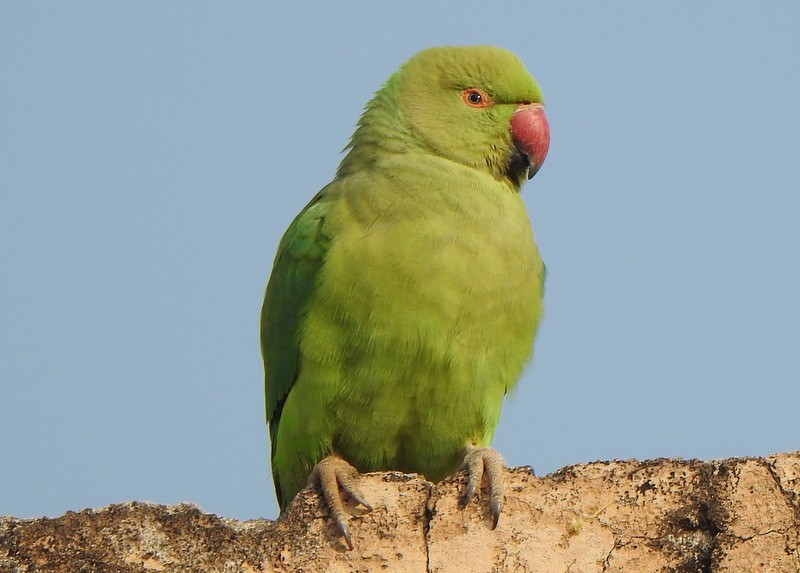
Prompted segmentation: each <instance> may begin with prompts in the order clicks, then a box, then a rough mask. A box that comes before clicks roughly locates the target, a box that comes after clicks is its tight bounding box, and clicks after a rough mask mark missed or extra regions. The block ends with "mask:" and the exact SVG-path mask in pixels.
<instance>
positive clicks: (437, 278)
mask: <svg viewBox="0 0 800 573" xmlns="http://www.w3.org/2000/svg"><path fill="white" fill-rule="evenodd" d="M475 86H477V87H481V88H482V89H485V90H486V91H487V93H490V94H491V95H492V97H493V98H494V102H495V105H493V106H492V107H491V108H487V109H485V110H476V109H472V108H469V107H467V106H466V105H464V103H463V102H462V100H461V91H462V90H464V89H466V88H469V87H475ZM522 102H541V93H540V91H539V88H538V86H537V85H536V83H535V81H534V80H533V78H532V77H531V76H530V75H529V74H528V73H527V71H526V70H525V69H524V67H523V65H522V63H521V62H520V61H519V59H518V58H516V56H514V55H513V54H511V53H510V52H507V51H505V50H501V49H499V48H491V47H470V48H435V49H431V50H426V51H425V52H421V53H420V54H418V55H417V56H415V57H414V58H412V59H411V60H410V61H409V62H407V63H406V64H404V66H403V67H401V69H400V70H399V71H398V72H397V73H396V74H395V75H394V76H392V78H391V79H390V80H389V82H388V83H387V84H386V86H384V88H383V89H382V90H381V91H379V92H378V93H377V94H376V96H375V98H374V99H373V100H372V101H371V102H370V103H369V104H368V105H367V107H366V110H365V112H364V115H363V116H362V118H361V120H360V121H359V125H358V128H357V129H356V132H355V134H354V135H353V138H352V140H351V143H350V145H349V146H348V149H349V151H348V154H347V156H346V157H345V158H344V160H343V161H342V163H341V165H340V167H339V170H338V172H337V175H336V178H335V179H334V181H333V182H332V183H331V184H329V185H328V186H327V187H325V188H324V189H323V190H322V191H321V192H320V193H319V194H318V195H317V196H316V197H315V198H314V200H312V201H311V203H309V205H308V206H307V207H306V208H305V209H304V210H303V211H302V212H301V213H300V215H299V216H298V217H297V218H296V219H295V220H294V222H293V223H292V224H291V225H290V227H289V229H288V230H287V232H286V234H285V235H284V237H283V240H282V241H281V244H280V246H279V248H278V254H277V256H276V259H275V263H274V267H273V271H272V275H271V277H270V281H269V284H268V286H267V291H266V296H265V301H264V306H263V310H262V320H261V337H262V349H263V355H264V362H265V371H266V409H267V419H268V421H269V423H270V437H271V440H272V468H273V477H274V480H275V485H276V490H277V492H278V499H279V502H280V506H281V508H282V509H285V508H286V507H287V506H288V504H289V502H291V500H292V498H293V497H294V496H295V494H296V493H297V492H298V491H299V490H300V489H301V488H302V487H304V485H305V483H306V480H307V478H308V475H309V473H310V472H311V470H312V468H313V466H314V465H315V464H316V463H317V462H319V461H320V460H321V459H322V458H324V457H325V456H327V455H330V454H337V455H339V456H341V457H343V458H344V459H346V460H347V461H349V462H350V463H351V464H352V465H353V466H355V467H356V468H357V469H358V470H360V471H377V470H399V471H404V472H417V473H421V474H423V475H425V476H426V477H427V478H429V479H431V480H434V481H438V480H440V479H442V478H444V477H446V476H447V475H448V474H450V473H452V472H454V471H455V470H456V469H457V468H458V465H459V463H460V461H461V459H462V458H463V455H464V451H465V448H466V446H468V445H470V444H474V445H481V446H488V445H489V444H490V443H491V440H492V437H493V435H494V431H495V428H496V426H497V422H498V419H499V416H500V409H501V405H502V400H503V397H504V395H505V394H506V393H507V392H508V391H509V390H510V389H511V388H512V387H513V386H514V385H515V384H516V382H517V380H518V378H519V377H520V375H521V373H522V369H523V367H524V366H525V364H526V362H527V361H528V360H529V359H530V357H531V354H532V346H533V340H534V337H535V333H536V326H537V324H538V322H539V319H540V317H541V314H542V304H541V299H542V292H543V280H544V266H543V264H542V261H541V257H540V256H539V252H538V249H537V247H536V244H535V241H534V236H533V231H532V229H531V226H530V222H529V219H528V215H527V212H526V209H525V205H524V203H523V201H522V198H521V196H520V194H519V187H520V185H521V184H522V182H523V181H524V180H525V177H524V173H522V172H520V171H518V170H517V168H516V167H515V162H514V153H515V148H514V145H513V142H512V136H511V133H510V130H509V121H510V118H511V114H512V113H513V112H514V110H515V109H516V107H517V105H519V104H520V103H522Z"/></svg>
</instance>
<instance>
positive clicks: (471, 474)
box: [461, 445, 506, 529]
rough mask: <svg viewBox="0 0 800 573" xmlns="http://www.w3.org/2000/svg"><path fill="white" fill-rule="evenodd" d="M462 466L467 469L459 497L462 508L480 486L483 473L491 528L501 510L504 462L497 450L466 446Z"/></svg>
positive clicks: (497, 519) (494, 525)
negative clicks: (487, 492) (466, 478)
mask: <svg viewBox="0 0 800 573" xmlns="http://www.w3.org/2000/svg"><path fill="white" fill-rule="evenodd" d="M463 467H464V469H466V471H467V475H468V480H467V489H466V491H465V492H464V495H463V496H462V498H461V506H462V508H464V507H466V506H467V505H469V503H470V502H471V501H472V500H473V499H474V498H475V495H476V494H477V493H478V491H479V490H480V487H481V482H482V481H483V476H484V474H485V475H486V479H487V480H488V482H489V510H490V512H491V514H492V529H495V528H496V527H497V523H498V521H500V513H501V511H502V510H503V469H504V468H505V467H506V462H505V460H504V459H503V457H502V456H501V455H500V453H499V452H498V451H497V450H494V449H492V448H486V447H480V446H472V445H470V446H467V452H466V454H465V455H464V462H463Z"/></svg>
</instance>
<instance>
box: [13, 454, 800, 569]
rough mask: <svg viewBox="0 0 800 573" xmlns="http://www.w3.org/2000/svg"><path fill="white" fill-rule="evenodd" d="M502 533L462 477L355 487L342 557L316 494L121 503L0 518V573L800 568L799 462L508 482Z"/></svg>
mask: <svg viewBox="0 0 800 573" xmlns="http://www.w3.org/2000/svg"><path fill="white" fill-rule="evenodd" d="M506 480H507V482H506V499H505V506H504V508H503V514H502V517H501V519H500V524H499V525H498V527H497V529H496V530H494V531H493V530H491V529H490V525H491V522H490V517H489V512H488V507H487V506H486V505H485V503H480V502H473V503H472V504H471V505H470V506H469V507H467V508H466V509H461V508H460V507H459V503H458V498H459V494H460V492H462V491H463V488H464V479H463V477H462V476H457V477H455V478H452V479H449V480H446V481H445V482H442V483H441V484H438V485H435V486H434V485H432V484H430V483H428V482H426V481H424V480H422V479H420V478H418V477H417V476H411V475H403V474H397V473H378V474H370V475H366V476H362V477H361V485H362V489H363V491H364V494H365V495H366V496H367V499H368V500H369V501H370V502H371V503H372V504H373V506H374V508H375V509H374V511H372V512H370V513H363V512H360V511H357V510H354V512H353V517H352V519H351V533H352V536H353V542H354V544H355V548H354V549H353V550H352V551H348V550H347V547H346V546H345V545H344V544H343V543H342V541H341V539H340V538H339V537H338V536H337V535H336V532H335V529H334V528H333V526H332V524H331V522H330V520H329V519H328V518H327V516H326V513H325V511H324V509H323V508H322V507H321V505H320V501H319V498H318V497H317V495H316V493H314V492H313V491H309V490H306V491H304V492H303V493H302V494H301V495H299V496H298V497H297V499H295V501H294V503H293V504H292V506H291V508H290V510H289V511H288V512H287V514H286V515H285V516H284V517H283V518H282V519H280V520H278V521H275V522H272V521H268V520H254V521H247V522H239V521H236V520H232V519H225V518H221V517H218V516H216V515H210V514H206V513H203V512H202V511H201V510H200V509H199V508H197V507H195V506H193V505H190V504H181V505H177V506H163V505H155V504H149V503H138V502H130V503H123V504H117V505H112V506H109V507H105V508H102V509H95V510H92V509H87V510H84V511H81V512H78V513H74V512H69V513H67V514H66V515H63V516H61V517H58V518H40V519H17V518H13V517H3V518H0V572H2V573H6V572H9V573H10V572H15V573H16V572H39V571H41V572H53V573H55V572H64V573H66V572H70V573H72V572H80V573H91V572H101V571H102V572H106V571H112V572H119V573H128V572H131V573H133V572H137V573H145V572H158V571H181V572H195V571H197V572H200V571H202V572H220V573H235V572H240V571H241V572H256V571H258V572H261V571H305V572H311V571H332V572H339V571H341V572H344V571H414V572H427V571H430V572H437V573H444V572H451V571H452V572H464V571H481V572H488V571H514V572H527V571H533V572H542V573H544V572H547V573H556V572H558V573H561V572H563V573H591V572H597V573H600V572H609V573H610V572H622V571H625V572H628V573H636V572H643V573H644V572H647V573H652V572H657V571H665V572H666V571H669V572H676V573H689V572H698V573H700V572H734V571H735V572H738V573H741V572H760V571H763V572H769V573H780V572H794V573H800V452H795V453H790V454H781V455H775V456H769V457H766V458H741V459H729V460H721V461H713V462H701V461H686V460H675V459H662V460H655V461H649V462H638V461H614V462H596V463H591V464H584V465H578V466H570V467H567V468H564V469H562V470H560V471H558V472H556V473H554V474H551V475H549V476H546V477H543V478H539V477H535V476H533V475H532V473H531V471H530V469H529V468H516V469H512V470H509V471H508V472H507V474H506Z"/></svg>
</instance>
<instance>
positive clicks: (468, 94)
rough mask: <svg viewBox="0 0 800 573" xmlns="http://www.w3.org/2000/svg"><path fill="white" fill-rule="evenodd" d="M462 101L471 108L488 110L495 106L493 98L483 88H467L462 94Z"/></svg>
mask: <svg viewBox="0 0 800 573" xmlns="http://www.w3.org/2000/svg"><path fill="white" fill-rule="evenodd" d="M461 99H462V100H464V103H465V104H467V105H468V106H469V107H475V108H479V109H480V108H486V107H489V106H490V105H492V104H494V100H493V99H492V96H490V95H489V94H488V93H486V92H485V91H484V90H482V89H481V88H467V89H465V90H464V91H462V92H461Z"/></svg>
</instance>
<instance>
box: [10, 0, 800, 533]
mask: <svg viewBox="0 0 800 573" xmlns="http://www.w3.org/2000/svg"><path fill="white" fill-rule="evenodd" d="M297 6H300V5H297ZM798 22H800V5H798V4H797V3H796V2H783V3H781V2H772V3H768V4H757V3H750V2H748V3H745V2H705V3H697V2H673V3H670V4H669V5H663V6H661V5H657V4H655V3H641V2H603V3H590V2H583V3H570V4H567V3H556V2H552V3H541V4H540V3H531V2H524V3H523V2H499V3H495V4H493V5H492V6H491V7H489V5H488V4H487V3H486V2H474V1H471V0H467V1H464V2H460V3H458V4H457V5H455V4H453V3H440V4H434V5H431V4H430V3H429V2H408V3H403V4H398V3H394V4H388V3H385V4H384V3H374V2H369V3H367V2H351V3H348V4H346V5H344V6H340V5H339V4H338V3H337V4H336V5H334V4H332V3H329V4H325V5H323V4H320V5H319V6H311V5H307V6H305V7H296V6H295V5H292V4H289V3H286V4H285V5H284V4H280V3H267V2H239V3H232V2H226V3H212V2H178V1H176V2H170V3H157V2H150V3H144V2H128V3H125V2H70V3H57V2H15V3H4V4H3V5H2V7H0V67H1V68H2V70H3V76H4V79H3V88H2V96H0V101H2V105H1V106H0V139H1V140H2V141H0V143H1V145H0V149H1V151H0V189H2V205H3V207H2V209H0V260H1V261H2V272H1V273H0V460H2V465H3V469H4V471H3V476H2V478H0V514H13V515H17V516H21V517H31V516H37V515H59V514H61V513H63V512H64V511H67V510H79V509H82V508H84V507H98V506H102V505H106V504H109V503H113V502H119V501H124V500H131V499H136V500H150V501H154V502H159V503H176V502H180V501H192V502H195V503H197V504H199V505H200V506H201V507H202V508H203V509H205V510H207V511H210V512H214V513H218V514H221V515H224V516H227V517H235V518H239V519H246V518H255V517H271V518H274V517H275V516H276V515H277V506H276V503H275V499H274V493H273V489H272V482H271V477H270V473H269V463H268V455H269V446H268V434H267V429H266V426H265V423H264V411H263V410H264V406H263V379H262V366H261V359H260V354H259V346H258V315H259V309H260V305H261V299H262V296H263V289H264V285H265V284H266V280H267V277H268V275H269V271H270V267H271V263H272V258H273V256H274V252H275V249H276V246H277V242H278V240H279V239H280V236H281V235H282V233H283V231H284V229H285V228H286V226H287V225H288V223H289V222H290V221H291V219H292V217H293V216H294V215H295V214H296V213H297V212H298V211H299V210H300V209H301V208H302V207H303V205H304V204H305V203H306V202H307V201H308V199H309V198H310V197H311V196H312V195H313V194H314V193H316V191H317V190H318V189H319V188H320V187H322V186H323V185H324V184H325V183H327V182H328V181H329V180H330V178H331V176H332V174H333V172H334V170H335V168H336V165H337V164H338V161H339V160H340V158H341V155H340V153H339V152H340V150H341V149H342V148H343V147H344V145H345V144H346V142H347V140H348V138H349V136H350V134H351V132H352V129H353V126H354V125H355V122H356V121H357V119H358V116H359V114H360V111H361V109H362V107H363V105H364V103H365V102H366V101H367V100H368V99H369V98H370V97H371V94H372V93H373V92H374V91H375V90H376V89H378V88H379V87H380V85H381V84H382V83H383V82H384V81H385V80H386V79H387V78H388V77H389V75H390V74H391V73H392V72H393V71H394V70H395V68H396V67H397V66H398V65H399V64H400V63H402V62H403V61H404V60H405V59H406V58H407V57H409V56H410V55H412V54H413V53H415V52H416V51H418V50H420V49H422V48H425V47H429V46H433V45H443V44H475V43H488V44H496V45H501V46H504V47H507V48H510V49H512V50H514V51H515V52H517V53H518V54H519V55H520V56H521V57H522V59H523V60H524V61H525V62H526V63H527V65H528V67H529V69H530V70H531V72H532V73H533V74H534V75H535V76H536V77H537V79H538V81H539V83H540V85H541V87H542V89H543V91H544V94H545V98H546V101H547V105H548V116H549V119H550V123H551V128H552V145H551V149H550V154H549V156H548V159H547V161H546V163H545V165H544V167H543V169H542V170H541V171H540V173H539V174H538V175H537V176H536V178H535V179H534V180H533V181H532V182H531V183H529V184H528V185H527V186H526V188H525V189H524V196H525V199H526V202H527V204H528V206H529V209H530V212H531V217H532V219H533V222H534V226H535V229H536V233H537V237H538V241H539V244H540V247H541V250H542V252H543V254H544V257H545V260H546V262H547V266H548V271H549V272H548V283H547V293H546V309H547V310H546V312H547V314H546V317H545V319H544V322H543V323H542V326H541V328H540V333H539V338H538V341H537V346H536V359H535V361H534V363H533V364H532V365H531V366H530V367H529V368H528V370H527V372H526V374H525V376H524V379H523V380H522V381H521V383H520V385H519V387H518V389H517V391H516V392H515V394H514V395H513V396H512V397H511V398H510V399H509V400H508V401H507V402H506V407H505V409H504V412H503V417H502V419H501V422H500V427H499V429H498V433H497V437H496V440H495V446H496V447H497V448H498V449H500V450H501V452H503V453H504V455H505V456H506V458H507V459H508V461H509V462H510V463H511V464H513V465H527V464H530V465H533V466H534V467H535V468H536V470H537V472H538V473H540V474H545V473H549V472H552V471H554V470H556V469H558V468H559V467H562V466H564V465H568V464H572V463H580V462H586V461H592V460H598V459H611V458H640V459H646V458H657V457H665V456H682V457H685V458H695V457H697V458H721V457H729V456H745V455H765V454H769V453H773V452H779V451H789V450H794V449H797V448H800V431H798V421H797V412H798V411H800V389H799V388H798V377H800V352H798V343H799V342H800V246H799V245H800V161H798V154H800V135H798V134H800V107H798V94H800V73H798V70H800V55H798V54H800V35H798V34H797V25H798Z"/></svg>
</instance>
